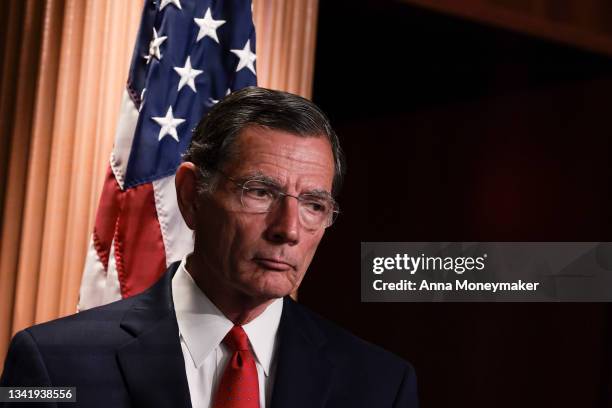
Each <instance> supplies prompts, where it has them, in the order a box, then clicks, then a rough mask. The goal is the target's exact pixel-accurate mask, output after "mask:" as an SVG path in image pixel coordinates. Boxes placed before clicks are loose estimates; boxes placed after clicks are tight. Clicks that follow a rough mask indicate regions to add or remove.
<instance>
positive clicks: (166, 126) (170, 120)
mask: <svg viewBox="0 0 612 408" xmlns="http://www.w3.org/2000/svg"><path fill="white" fill-rule="evenodd" d="M151 119H153V120H154V121H156V122H157V123H158V124H159V126H161V129H159V139H158V140H162V138H163V137H164V136H166V135H170V136H172V137H173V138H174V139H175V140H176V141H177V142H178V141H179V138H178V134H177V133H176V127H177V126H178V125H180V124H181V123H183V122H184V121H185V119H176V118H175V117H174V115H173V114H172V106H170V107H169V108H168V112H166V116H164V117H152V118H151Z"/></svg>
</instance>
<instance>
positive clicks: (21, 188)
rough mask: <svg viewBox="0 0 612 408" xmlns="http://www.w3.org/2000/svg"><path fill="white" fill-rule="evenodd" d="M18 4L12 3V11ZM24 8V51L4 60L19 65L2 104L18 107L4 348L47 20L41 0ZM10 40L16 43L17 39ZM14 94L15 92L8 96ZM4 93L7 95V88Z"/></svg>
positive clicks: (4, 274) (1, 265)
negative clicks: (43, 27)
mask: <svg viewBox="0 0 612 408" xmlns="http://www.w3.org/2000/svg"><path fill="white" fill-rule="evenodd" d="M15 3H16V2H12V4H11V7H12V6H14V5H15ZM22 5H24V6H25V7H24V9H23V15H22V18H23V20H22V21H21V22H20V23H21V26H20V27H21V29H22V32H21V36H20V37H21V38H20V40H21V41H20V42H19V43H20V44H21V47H20V48H19V50H18V52H13V50H12V45H9V46H8V47H6V48H5V50H9V51H10V54H9V55H7V57H8V58H7V59H5V60H4V62H5V64H4V66H3V69H4V68H6V67H7V65H10V63H11V62H12V63H13V64H14V65H16V67H17V69H16V70H15V71H13V70H11V69H10V68H8V69H9V73H8V74H7V75H9V76H5V77H3V87H4V85H8V83H7V82H14V83H15V85H16V88H15V93H14V96H13V97H12V98H11V96H10V94H9V96H7V98H6V99H5V98H3V101H2V103H3V104H5V103H9V104H14V110H13V112H12V117H10V116H9V115H7V121H6V122H5V125H6V127H4V125H3V133H5V135H7V134H8V135H10V136H9V139H10V140H9V142H8V146H9V149H8V155H7V158H8V167H7V169H6V173H5V174H4V176H5V178H4V180H3V183H2V184H3V185H4V191H5V195H4V202H3V206H4V208H3V217H2V232H1V233H2V242H1V244H0V288H1V289H0V291H1V293H0V295H1V298H2V306H1V308H0V313H1V315H0V322H2V324H0V336H1V338H0V341H2V344H4V343H6V341H7V340H8V338H9V337H10V335H11V332H10V328H11V324H12V321H13V316H12V314H13V312H14V310H15V309H16V308H15V305H14V290H15V283H16V271H17V266H18V262H19V258H20V249H21V248H20V236H21V221H22V217H23V208H24V205H25V202H24V201H25V200H24V199H25V183H24V179H25V178H26V176H27V163H28V154H29V150H30V131H31V126H32V113H33V110H34V101H35V89H36V77H37V72H38V62H39V59H40V44H41V29H42V16H43V10H41V9H40V8H39V7H38V1H37V0H27V1H26V2H23V3H22ZM11 17H13V15H11ZM15 17H16V16H15ZM12 30H13V28H12V27H11V29H10V31H12ZM11 34H12V33H11ZM11 37H12V35H11ZM7 39H8V40H9V41H11V40H12V41H15V39H16V38H15V37H13V38H7ZM10 58H13V60H12V61H11V59H10ZM7 88H10V86H7ZM11 91H12V89H10V90H9V91H7V92H11ZM2 92H3V93H4V88H3V91H2ZM11 99H12V100H11ZM3 113H4V112H3ZM2 350H3V349H2Z"/></svg>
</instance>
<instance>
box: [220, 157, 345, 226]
mask: <svg viewBox="0 0 612 408" xmlns="http://www.w3.org/2000/svg"><path fill="white" fill-rule="evenodd" d="M215 171H216V172H217V173H219V174H221V175H222V176H223V177H225V178H226V179H228V180H230V181H231V182H232V183H234V184H235V185H236V186H237V187H239V188H240V190H241V191H240V205H242V207H243V208H247V207H246V205H245V204H244V201H243V196H244V192H245V191H248V190H249V187H245V186H244V185H245V184H247V183H250V182H252V181H258V182H260V183H262V184H266V185H268V186H269V187H271V188H274V189H275V190H276V192H277V193H278V198H277V199H276V200H275V201H274V202H273V203H272V204H271V205H270V208H268V210H267V211H262V212H261V214H266V213H269V212H271V211H272V206H273V205H274V204H275V203H277V202H280V199H281V198H283V197H293V198H295V199H296V200H297V201H298V203H301V202H302V201H304V199H303V198H302V197H300V196H299V195H298V196H295V195H293V194H289V193H286V192H284V191H282V190H281V189H280V188H278V187H276V186H273V185H272V184H270V183H269V182H266V181H264V180H258V179H257V178H252V179H249V180H246V181H244V182H240V181H238V180H236V179H235V178H234V177H231V176H228V175H227V174H225V173H224V172H222V171H221V170H218V169H217V170H215ZM305 195H308V194H305ZM310 195H311V196H314V194H310ZM327 199H329V201H330V202H331V211H330V216H329V217H328V218H329V221H328V222H327V223H325V222H324V223H323V224H321V226H323V228H324V229H326V228H329V227H331V226H332V225H333V224H334V222H335V221H336V219H337V218H338V215H339V214H340V208H339V206H338V202H337V201H336V200H334V199H333V197H331V196H328V197H327ZM300 223H302V221H301V218H300ZM326 224H327V225H326ZM304 228H306V227H305V226H304ZM319 228H320V227H319ZM314 229H318V228H314Z"/></svg>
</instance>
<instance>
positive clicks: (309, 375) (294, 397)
mask: <svg viewBox="0 0 612 408" xmlns="http://www.w3.org/2000/svg"><path fill="white" fill-rule="evenodd" d="M278 341H279V349H278V356H277V369H276V374H275V380H274V385H273V387H274V389H273V392H272V402H271V408H283V407H292V408H300V407H304V408H306V407H308V408H317V407H323V406H324V404H325V401H326V400H327V397H328V395H329V390H330V386H331V379H332V375H333V366H332V364H331V362H330V361H329V360H328V359H327V358H326V356H325V355H324V353H323V345H324V343H325V337H324V336H323V334H322V333H321V331H320V330H319V329H318V327H317V326H315V325H314V322H313V321H312V320H311V319H310V318H309V317H308V316H307V315H305V314H304V312H303V311H302V310H300V309H299V307H298V306H297V305H296V304H295V303H294V302H293V301H292V300H291V299H289V298H285V300H284V305H283V314H282V317H281V322H280V326H279V337H278Z"/></svg>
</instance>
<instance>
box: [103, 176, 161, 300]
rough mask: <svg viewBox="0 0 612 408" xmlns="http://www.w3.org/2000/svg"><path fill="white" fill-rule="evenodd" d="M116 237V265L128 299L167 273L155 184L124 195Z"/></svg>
mask: <svg viewBox="0 0 612 408" xmlns="http://www.w3.org/2000/svg"><path fill="white" fill-rule="evenodd" d="M121 201H122V208H121V214H119V219H118V220H117V230H116V235H115V263H116V266H117V274H118V276H119V283H120V285H121V295H122V296H123V297H124V298H126V297H129V296H133V295H136V294H138V293H140V292H142V291H143V290H145V289H147V288H148V287H149V286H151V285H152V284H153V283H155V282H156V281H157V279H159V277H160V276H161V275H162V274H163V273H164V271H165V270H166V252H165V250H164V240H163V237H162V233H161V229H160V227H159V221H158V219H157V210H156V208H155V197H154V192H153V185H152V184H151V183H147V184H142V185H139V186H137V187H134V188H130V189H128V190H127V191H124V192H123V193H122V195H121Z"/></svg>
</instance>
